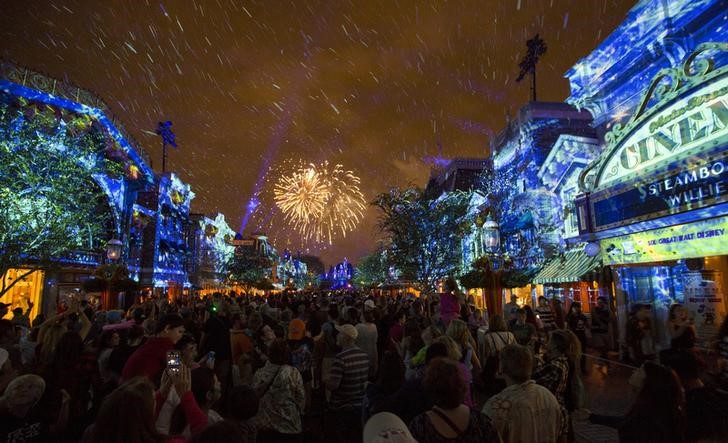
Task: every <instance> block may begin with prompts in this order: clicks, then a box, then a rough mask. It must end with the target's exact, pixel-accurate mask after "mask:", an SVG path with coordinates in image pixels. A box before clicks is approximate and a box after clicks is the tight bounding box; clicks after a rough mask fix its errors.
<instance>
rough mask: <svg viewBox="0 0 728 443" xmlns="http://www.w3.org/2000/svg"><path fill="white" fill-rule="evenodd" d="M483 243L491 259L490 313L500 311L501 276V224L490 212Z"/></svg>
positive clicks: (484, 224)
mask: <svg viewBox="0 0 728 443" xmlns="http://www.w3.org/2000/svg"><path fill="white" fill-rule="evenodd" d="M483 245H484V246H485V251H486V254H487V256H488V258H489V261H490V265H489V267H490V270H489V274H490V280H491V281H490V291H488V299H487V301H486V305H487V307H488V309H489V310H490V312H489V314H493V313H496V312H498V311H499V305H498V296H497V293H498V292H499V291H500V288H499V284H498V282H499V281H500V276H501V271H502V269H501V266H500V263H499V262H500V259H501V258H500V256H499V255H500V246H501V244H500V225H498V222H496V221H495V220H493V217H491V215H490V214H488V218H487V219H486V220H485V223H483Z"/></svg>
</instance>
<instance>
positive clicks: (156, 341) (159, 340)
mask: <svg viewBox="0 0 728 443" xmlns="http://www.w3.org/2000/svg"><path fill="white" fill-rule="evenodd" d="M173 348H174V343H172V340H170V339H169V338H167V337H151V338H149V339H148V340H147V341H146V343H144V344H143V345H141V346H140V347H139V349H137V350H136V351H134V353H133V354H131V356H130V357H129V360H127V362H126V364H125V365H124V369H123V370H122V371H121V380H122V381H126V380H129V379H130V378H134V377H138V376H140V375H143V376H145V377H149V379H150V380H152V382H154V383H158V382H159V379H160V378H161V376H162V371H164V368H166V367H167V351H169V350H170V349H173Z"/></svg>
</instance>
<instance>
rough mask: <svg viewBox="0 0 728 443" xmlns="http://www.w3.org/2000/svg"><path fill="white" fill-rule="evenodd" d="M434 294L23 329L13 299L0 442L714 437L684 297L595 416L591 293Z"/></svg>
mask: <svg viewBox="0 0 728 443" xmlns="http://www.w3.org/2000/svg"><path fill="white" fill-rule="evenodd" d="M446 288H447V289H446V291H445V293H442V294H436V295H432V296H429V297H422V298H415V297H410V296H397V297H388V296H380V297H374V296H371V295H366V294H356V293H351V292H340V293H339V292H333V293H332V292H322V293H295V292H291V293H287V292H284V293H281V294H276V295H272V296H269V297H267V298H263V297H248V296H242V295H240V296H238V295H235V294H232V295H223V294H219V293H217V294H214V295H212V296H209V297H204V298H185V299H182V298H179V299H175V300H174V301H169V300H167V299H159V298H153V297H148V298H144V297H141V298H140V299H139V300H138V302H137V303H135V304H134V305H133V306H131V308H130V309H128V310H126V311H118V310H111V311H102V310H97V309H94V308H93V307H92V306H90V305H89V303H88V302H87V301H84V300H81V299H80V298H79V299H74V300H73V301H72V302H71V303H69V305H68V306H67V307H66V308H65V309H64V310H62V312H58V313H57V314H56V315H53V316H49V317H47V318H44V316H42V315H39V316H38V317H37V318H36V319H34V321H33V322H32V323H31V322H30V319H29V317H28V314H29V311H27V312H26V311H23V310H22V309H21V310H16V311H17V312H14V315H13V318H12V319H11V320H0V443H5V442H48V441H58V442H84V443H101V442H104V443H113V442H119V443H121V442H123V443H129V442H215V441H230V442H261V443H266V442H304V441H305V442H362V441H364V442H366V443H369V442H420V443H428V442H433V443H435V442H438V443H439V442H501V441H502V442H514V443H515V442H569V441H574V439H575V434H574V423H575V422H576V421H579V420H582V421H585V420H589V421H591V422H592V423H598V424H602V425H606V426H612V427H615V428H617V429H618V432H619V435H620V437H621V440H622V441H624V442H633V441H634V442H643V441H647V442H650V441H654V442H658V441H659V442H688V441H690V442H693V441H695V442H697V441H701V442H711V441H726V440H728V425H726V422H727V420H726V419H727V418H728V406H727V405H728V399H727V398H728V394H726V392H725V391H723V390H721V389H720V387H717V386H707V385H706V384H704V381H703V380H701V377H700V374H701V371H702V369H701V367H702V366H701V365H702V364H703V363H702V360H701V358H700V356H699V355H698V353H697V352H695V350H694V344H695V333H694V330H693V329H692V326H691V325H690V324H689V322H688V321H687V320H686V317H685V312H684V308H682V307H680V306H676V307H674V309H672V310H671V313H670V324H669V330H670V331H671V333H672V338H673V342H672V345H673V346H672V347H671V349H669V350H667V351H663V352H661V353H659V355H658V354H656V353H653V355H650V354H649V352H645V349H646V348H644V347H640V348H639V351H640V352H641V353H640V354H639V355H634V357H635V360H636V361H637V359H638V358H641V359H642V360H641V361H640V363H641V365H640V367H639V370H637V371H635V374H634V376H633V377H632V378H631V379H630V384H632V385H633V386H634V387H635V390H636V392H637V396H636V400H635V402H634V404H633V405H632V406H631V408H630V409H629V411H628V412H627V413H626V414H625V415H624V416H621V417H607V416H603V415H597V414H591V413H589V411H588V410H587V409H585V408H586V407H587V406H588V405H587V400H586V394H585V389H584V384H583V382H582V374H583V373H584V371H586V365H585V361H584V352H583V351H585V350H586V347H587V345H590V346H591V348H592V349H593V351H594V352H595V353H597V354H598V355H599V356H601V357H603V358H606V357H607V355H608V350H609V348H610V346H611V345H610V339H609V336H610V335H611V334H610V331H611V329H610V328H611V325H612V323H613V321H614V319H613V314H612V311H611V309H610V307H609V305H608V301H607V300H606V299H603V298H600V299H599V300H598V302H597V304H596V305H595V306H592V307H591V309H590V310H589V311H590V312H589V316H587V315H585V313H584V312H582V309H581V308H582V307H581V305H580V304H579V303H578V302H573V303H571V304H570V306H569V309H568V312H567V313H566V314H564V312H563V310H562V309H561V308H560V306H559V305H558V303H555V301H554V300H548V299H546V298H543V297H542V298H540V299H539V300H538V304H537V306H536V307H535V308H532V307H530V306H528V305H525V306H520V305H519V304H518V303H517V301H518V300H517V299H515V298H513V299H512V300H511V303H507V304H506V305H505V306H504V309H503V312H504V313H503V314H502V315H501V314H494V315H491V316H489V317H488V316H486V315H484V313H483V312H482V311H479V310H478V309H476V308H475V307H474V306H472V305H471V304H470V303H468V301H467V299H466V298H464V297H463V296H462V295H461V294H459V293H458V291H457V289H456V286H454V285H451V286H449V287H446ZM4 307H5V306H4V305H2V306H0V308H4ZM0 314H2V315H0V317H2V316H4V315H5V314H6V312H0ZM644 318H646V317H644ZM640 322H643V323H644V319H643V318H642V317H640V316H634V317H633V320H631V323H630V328H637V329H639V328H643V329H644V325H642V326H641V325H640ZM632 323H635V324H632ZM633 333H634V332H633ZM721 333H722V336H721V337H720V340H719V341H718V342H717V344H716V346H717V348H716V349H718V350H719V351H720V352H722V353H723V354H722V356H723V358H724V360H722V361H723V362H724V363H728V323H726V324H724V325H723V327H722V331H721ZM635 354H636V353H635ZM723 371H724V372H723V374H722V376H723V377H724V378H723V379H722V381H723V382H728V364H726V365H725V366H724V367H723ZM719 382H720V379H719ZM723 387H724V388H725V385H724V386H723Z"/></svg>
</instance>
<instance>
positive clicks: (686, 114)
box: [596, 76, 728, 187]
mask: <svg viewBox="0 0 728 443" xmlns="http://www.w3.org/2000/svg"><path fill="white" fill-rule="evenodd" d="M726 136H728V76H726V77H724V78H722V79H720V80H718V81H716V82H714V83H709V84H708V85H706V86H705V87H704V88H701V89H699V90H697V91H695V92H693V93H692V94H689V95H687V96H686V97H684V98H682V99H680V100H678V101H677V102H675V103H673V104H672V105H670V106H668V107H666V108H665V110H664V111H662V112H660V113H659V114H656V115H654V116H653V117H652V118H649V119H647V120H645V121H644V122H642V123H641V124H640V126H639V128H637V129H635V130H634V131H633V132H632V134H631V135H629V136H627V137H625V139H624V141H622V142H620V143H619V145H618V147H617V148H616V149H614V150H613V151H612V153H611V155H610V156H609V158H608V159H607V160H606V161H605V163H604V166H603V167H602V169H601V170H600V173H599V175H598V176H597V181H596V182H597V184H598V186H599V187H604V186H609V185H612V184H614V183H618V182H620V181H622V180H624V179H628V178H630V177H636V176H639V175H640V174H641V173H644V172H647V171H646V170H648V168H649V167H650V166H654V165H656V164H658V163H664V162H666V161H668V160H672V159H675V158H679V157H681V156H682V154H687V153H689V152H691V151H692V152H695V150H691V148H698V149H697V151H700V150H701V149H700V148H702V147H705V146H712V143H711V142H714V141H717V142H719V143H720V142H723V143H725V142H726Z"/></svg>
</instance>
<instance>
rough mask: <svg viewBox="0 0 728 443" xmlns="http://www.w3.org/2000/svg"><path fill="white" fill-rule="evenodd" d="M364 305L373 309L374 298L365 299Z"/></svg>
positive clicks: (374, 306)
mask: <svg viewBox="0 0 728 443" xmlns="http://www.w3.org/2000/svg"><path fill="white" fill-rule="evenodd" d="M364 307H365V308H366V309H374V308H376V307H377V306H376V305H375V304H374V300H367V301H365V302H364Z"/></svg>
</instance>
